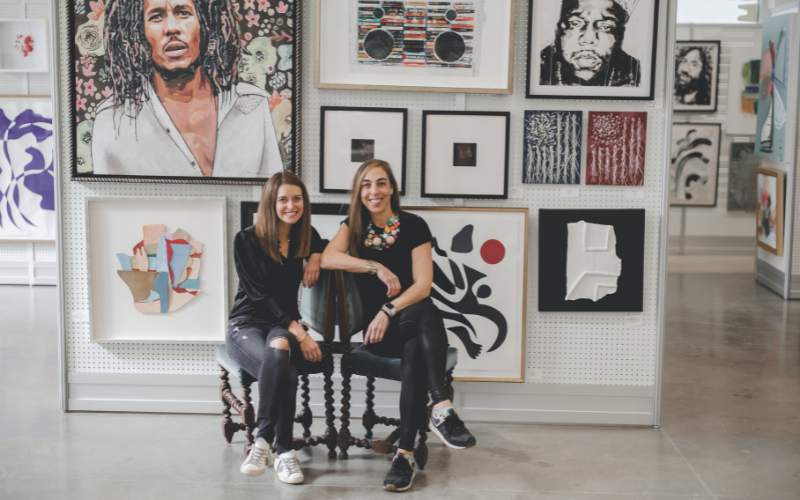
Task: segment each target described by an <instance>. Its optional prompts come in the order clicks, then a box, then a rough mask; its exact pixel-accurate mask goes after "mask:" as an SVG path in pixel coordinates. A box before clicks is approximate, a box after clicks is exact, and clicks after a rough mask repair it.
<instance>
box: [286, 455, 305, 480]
mask: <svg viewBox="0 0 800 500" xmlns="http://www.w3.org/2000/svg"><path fill="white" fill-rule="evenodd" d="M281 464H283V468H284V469H286V471H287V472H288V473H289V475H290V476H293V475H295V474H301V472H300V463H299V462H298V461H297V457H289V458H282V459H281Z"/></svg>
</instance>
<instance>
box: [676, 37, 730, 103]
mask: <svg viewBox="0 0 800 500" xmlns="http://www.w3.org/2000/svg"><path fill="white" fill-rule="evenodd" d="M719 46H720V42H675V82H674V84H673V86H672V99H673V103H672V109H673V110H675V111H703V112H706V113H711V112H714V111H716V110H717V84H718V80H719ZM729 95H730V94H729Z"/></svg>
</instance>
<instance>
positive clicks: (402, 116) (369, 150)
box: [319, 106, 408, 195]
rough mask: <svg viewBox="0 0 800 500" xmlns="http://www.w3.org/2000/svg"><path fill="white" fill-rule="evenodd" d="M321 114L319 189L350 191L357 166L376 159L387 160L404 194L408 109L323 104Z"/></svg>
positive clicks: (401, 192) (325, 191)
mask: <svg viewBox="0 0 800 500" xmlns="http://www.w3.org/2000/svg"><path fill="white" fill-rule="evenodd" d="M320 114H321V122H320V123H321V126H320V144H321V147H320V158H319V167H320V174H319V176H320V179H319V190H320V191H321V192H323V193H347V192H349V191H350V187H351V185H352V183H353V176H354V175H355V173H356V170H358V167H360V166H361V164H362V163H364V162H365V161H367V160H372V159H374V158H377V159H380V160H384V161H386V162H388V163H389V165H390V166H391V167H392V172H394V175H395V178H396V179H397V184H398V185H399V186H400V194H401V195H403V194H405V192H406V188H405V186H406V133H407V130H408V110H407V109H405V108H351V107H340V106H323V107H322V108H321V111H320Z"/></svg>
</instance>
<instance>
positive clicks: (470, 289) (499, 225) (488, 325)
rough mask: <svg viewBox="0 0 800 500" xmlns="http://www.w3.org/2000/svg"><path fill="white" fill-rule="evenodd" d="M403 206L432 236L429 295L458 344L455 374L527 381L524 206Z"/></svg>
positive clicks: (467, 377) (465, 377)
mask: <svg viewBox="0 0 800 500" xmlns="http://www.w3.org/2000/svg"><path fill="white" fill-rule="evenodd" d="M406 210H408V211H409V212H411V213H413V214H416V215H419V216H420V217H422V218H423V219H425V222H427V223H428V226H429V227H430V230H431V234H433V236H434V240H433V247H434V251H433V252H432V253H433V276H434V278H433V286H432V287H431V298H432V299H433V303H434V304H435V305H436V307H438V308H439V311H440V313H441V315H442V318H443V319H444V323H445V328H446V329H447V337H448V340H449V344H450V345H451V346H454V347H456V348H457V349H458V365H457V366H456V369H455V372H454V373H453V375H454V376H455V379H456V380H474V381H492V382H522V381H524V359H525V334H526V323H525V315H526V308H527V295H526V294H527V276H528V264H527V261H528V259H527V256H528V209H527V208H450V207H448V208H445V207H433V208H422V207H406Z"/></svg>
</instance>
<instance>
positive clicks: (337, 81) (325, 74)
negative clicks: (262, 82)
mask: <svg viewBox="0 0 800 500" xmlns="http://www.w3.org/2000/svg"><path fill="white" fill-rule="evenodd" d="M516 2H517V0H471V3H474V4H476V10H478V11H479V12H477V25H476V26H475V39H474V42H475V47H474V48H473V52H474V57H473V58H472V59H473V61H472V64H471V67H470V68H463V67H427V66H426V67H418V66H411V65H404V64H399V65H396V66H385V65H375V66H370V65H362V64H358V63H357V60H358V50H359V26H358V22H359V19H358V0H325V1H322V0H317V9H316V36H317V40H316V41H317V50H316V73H315V86H316V87H317V88H322V89H359V90H393V91H418V92H465V93H482V94H511V93H512V92H513V74H514V64H513V55H514V53H513V50H514V24H515V23H514V14H515V12H516ZM416 3H417V4H418V3H419V2H416ZM453 3H457V2H453ZM458 3H463V2H458ZM487 9H491V10H487ZM453 31H456V30H453ZM395 52H396V51H395Z"/></svg>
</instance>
